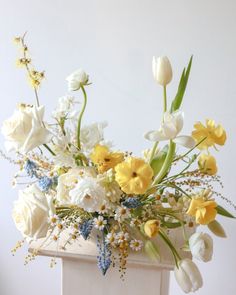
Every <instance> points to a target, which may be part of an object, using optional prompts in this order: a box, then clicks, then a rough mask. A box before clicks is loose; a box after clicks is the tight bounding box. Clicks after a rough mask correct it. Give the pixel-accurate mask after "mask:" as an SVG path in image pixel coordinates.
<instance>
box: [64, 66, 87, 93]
mask: <svg viewBox="0 0 236 295" xmlns="http://www.w3.org/2000/svg"><path fill="white" fill-rule="evenodd" d="M66 81H67V82H68V90H69V91H76V90H79V89H80V87H81V85H86V84H87V83H88V75H87V74H86V73H85V71H84V70H82V69H79V70H76V71H75V72H73V73H72V74H70V75H69V76H68V77H67V78H66Z"/></svg>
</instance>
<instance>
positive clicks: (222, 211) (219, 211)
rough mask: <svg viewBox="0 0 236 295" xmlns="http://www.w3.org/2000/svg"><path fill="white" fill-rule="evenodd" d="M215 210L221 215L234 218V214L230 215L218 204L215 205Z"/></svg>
mask: <svg viewBox="0 0 236 295" xmlns="http://www.w3.org/2000/svg"><path fill="white" fill-rule="evenodd" d="M216 210H217V213H218V214H220V215H222V216H225V217H229V218H236V217H235V216H234V215H232V214H231V213H229V212H228V211H227V210H226V209H224V208H223V207H221V206H219V205H218V206H217V208H216Z"/></svg>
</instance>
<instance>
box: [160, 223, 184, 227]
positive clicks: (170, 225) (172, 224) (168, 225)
mask: <svg viewBox="0 0 236 295" xmlns="http://www.w3.org/2000/svg"><path fill="white" fill-rule="evenodd" d="M163 225H165V226H166V227H168V228H178V227H181V226H182V223H180V222H165V223H163Z"/></svg>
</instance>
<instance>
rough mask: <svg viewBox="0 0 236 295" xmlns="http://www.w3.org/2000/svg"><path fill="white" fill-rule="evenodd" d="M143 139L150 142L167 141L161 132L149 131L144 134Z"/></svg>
mask: <svg viewBox="0 0 236 295" xmlns="http://www.w3.org/2000/svg"><path fill="white" fill-rule="evenodd" d="M144 137H145V138H146V139H147V140H150V141H163V140H168V139H169V138H168V137H166V136H164V134H163V133H162V132H161V131H149V132H147V133H146V134H144Z"/></svg>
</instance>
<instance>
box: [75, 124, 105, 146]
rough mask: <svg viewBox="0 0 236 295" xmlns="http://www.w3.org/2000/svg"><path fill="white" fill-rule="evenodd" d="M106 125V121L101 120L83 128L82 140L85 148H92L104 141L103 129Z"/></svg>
mask: <svg viewBox="0 0 236 295" xmlns="http://www.w3.org/2000/svg"><path fill="white" fill-rule="evenodd" d="M106 126H107V123H106V122H101V123H93V124H91V125H87V126H84V127H83V128H82V129H81V132H80V141H81V144H82V147H83V149H84V150H91V149H93V148H94V146H95V145H96V144H98V143H100V142H101V141H103V139H104V137H103V129H104V128H105V127H106Z"/></svg>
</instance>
